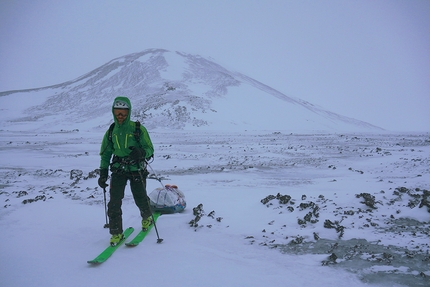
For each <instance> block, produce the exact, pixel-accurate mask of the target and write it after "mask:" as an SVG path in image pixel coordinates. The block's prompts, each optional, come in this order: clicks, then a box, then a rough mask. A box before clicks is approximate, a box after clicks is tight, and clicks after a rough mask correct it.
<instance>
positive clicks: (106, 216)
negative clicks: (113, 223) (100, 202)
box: [103, 187, 109, 228]
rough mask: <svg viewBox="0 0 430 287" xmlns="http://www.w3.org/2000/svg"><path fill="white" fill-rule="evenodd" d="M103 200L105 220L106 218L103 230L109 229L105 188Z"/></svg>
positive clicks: (104, 189) (104, 188)
mask: <svg viewBox="0 0 430 287" xmlns="http://www.w3.org/2000/svg"><path fill="white" fill-rule="evenodd" d="M103 199H104V203H105V218H106V223H105V225H104V226H103V228H109V223H108V215H107V206H106V187H103Z"/></svg>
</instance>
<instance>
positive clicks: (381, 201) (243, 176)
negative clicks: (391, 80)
mask: <svg viewBox="0 0 430 287" xmlns="http://www.w3.org/2000/svg"><path fill="white" fill-rule="evenodd" d="M103 132H104V131H103V130H100V132H91V133H90V132H83V131H78V130H70V131H65V130H61V131H58V132H50V133H37V134H36V133H31V132H14V131H8V130H2V131H0V134H1V137H0V156H1V158H2V165H1V168H0V178H1V179H0V202H1V203H2V205H1V209H0V228H1V230H2V232H1V233H0V240H1V242H2V244H1V245H0V254H1V260H0V285H1V286H118V285H121V286H141V285H145V286H168V285H181V286H235V287H237V286H248V287H249V286H345V285H348V286H350V287H352V286H429V285H430V279H429V278H430V254H429V250H430V246H429V244H430V240H429V232H430V212H429V210H430V206H429V201H430V194H429V192H428V190H430V186H429V183H430V174H429V171H430V157H429V155H430V134H397V135H396V134H289V133H283V132H261V131H260V132H251V131H243V132H231V133H222V132H219V133H216V132H207V133H205V132H202V131H193V132H191V131H188V132H187V131H175V132H168V131H150V134H151V137H152V140H153V142H154V145H155V150H156V158H155V161H154V162H153V163H152V164H151V167H152V168H153V170H154V171H155V173H156V174H157V175H158V176H162V177H164V178H166V179H165V180H163V183H164V184H176V185H178V186H179V188H180V189H181V190H182V191H183V192H184V193H185V195H186V200H187V208H186V210H185V211H184V212H183V213H180V214H173V215H163V216H161V217H160V218H159V219H158V221H157V227H158V231H159V233H160V237H161V238H163V239H164V241H163V242H162V243H161V244H157V243H156V241H157V240H156V239H157V238H156V233H155V232H154V230H153V231H151V233H150V234H149V235H148V237H147V238H146V239H145V240H144V241H143V242H142V243H141V244H140V245H139V246H137V247H135V248H128V247H125V246H121V247H120V248H119V249H118V250H117V251H116V252H115V253H114V254H113V255H112V257H111V258H109V259H108V261H107V262H105V263H103V264H102V265H99V266H91V265H89V264H87V260H90V259H93V258H94V257H95V256H97V255H98V253H100V252H101V251H102V250H103V249H104V248H105V247H106V246H107V244H108V241H109V238H110V235H109V234H108V230H107V229H104V228H103V225H104V223H105V213H104V204H103V192H102V191H101V190H100V188H99V187H98V186H97V172H96V169H97V167H98V164H99V156H98V150H99V145H100V140H101V137H102V135H103ZM157 187H160V183H159V182H157V181H155V180H148V192H150V191H152V190H153V189H155V188H157ZM199 204H202V205H203V210H204V212H205V214H206V215H205V216H203V218H202V219H201V220H200V221H199V222H198V226H197V227H195V226H191V224H189V222H190V221H191V220H192V219H194V215H193V208H194V207H197V206H198V205H199ZM211 211H214V216H213V217H210V216H207V215H209V213H211ZM123 213H124V215H123V216H124V225H125V226H133V227H135V228H138V227H139V223H140V218H139V213H138V211H137V208H136V207H135V205H134V202H133V199H132V197H131V192H130V191H129V190H128V189H127V192H126V198H125V200H124V208H123ZM135 233H136V231H135Z"/></svg>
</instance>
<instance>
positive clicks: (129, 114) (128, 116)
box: [112, 96, 131, 125]
mask: <svg viewBox="0 0 430 287" xmlns="http://www.w3.org/2000/svg"><path fill="white" fill-rule="evenodd" d="M117 100H119V101H123V102H126V103H127V105H128V106H129V107H130V108H129V109H128V115H127V118H126V119H125V120H124V123H123V124H126V123H128V122H129V121H130V117H131V102H130V100H129V99H128V98H127V97H122V96H121V97H116V98H115V100H114V101H113V103H112V116H113V120H114V121H115V124H117V125H119V124H118V121H117V120H116V117H115V115H114V113H113V106H114V105H115V102H116V101H117Z"/></svg>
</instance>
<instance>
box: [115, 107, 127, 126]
mask: <svg viewBox="0 0 430 287" xmlns="http://www.w3.org/2000/svg"><path fill="white" fill-rule="evenodd" d="M113 114H114V115H115V118H116V120H117V121H118V123H119V124H122V123H123V122H124V121H125V119H126V118H127V116H128V109H113Z"/></svg>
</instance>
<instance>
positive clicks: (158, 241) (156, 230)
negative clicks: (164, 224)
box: [138, 170, 163, 243]
mask: <svg viewBox="0 0 430 287" xmlns="http://www.w3.org/2000/svg"><path fill="white" fill-rule="evenodd" d="M138 172H139V176H140V181H141V182H142V186H143V176H142V173H141V171H140V170H139V171H138ZM143 187H145V186H143ZM145 191H146V188H145ZM146 201H147V202H148V206H149V207H150V204H149V198H148V195H147V196H146ZM151 217H152V222H153V223H154V228H155V232H156V233H157V243H161V242H163V239H162V238H160V235H159V234H158V229H157V224H155V219H154V214H152V210H151Z"/></svg>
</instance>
